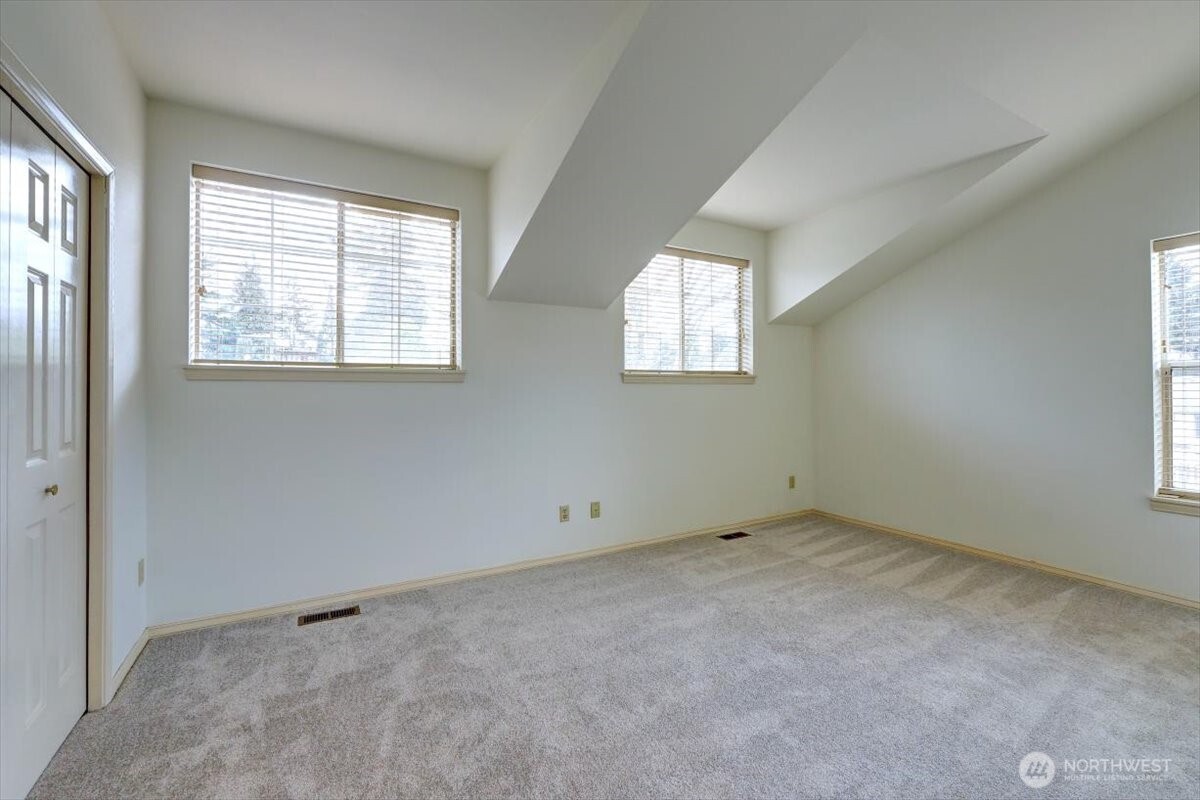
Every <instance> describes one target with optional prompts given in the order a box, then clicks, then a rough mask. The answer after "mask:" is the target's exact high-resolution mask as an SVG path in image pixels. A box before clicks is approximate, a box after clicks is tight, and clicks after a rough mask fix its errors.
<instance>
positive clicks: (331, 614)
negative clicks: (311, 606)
mask: <svg viewBox="0 0 1200 800" xmlns="http://www.w3.org/2000/svg"><path fill="white" fill-rule="evenodd" d="M361 613H362V610H361V609H359V607H358V606H346V607H345V608H335V609H333V610H332V611H318V612H316V613H315V614H301V615H300V616H298V617H296V624H297V625H311V624H313V623H314V622H324V621H325V620H327V619H341V618H342V617H357V616H358V615H359V614H361Z"/></svg>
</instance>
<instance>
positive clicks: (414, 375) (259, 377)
mask: <svg viewBox="0 0 1200 800" xmlns="http://www.w3.org/2000/svg"><path fill="white" fill-rule="evenodd" d="M183 374H184V377H186V378H187V379H188V380H189V381H412V382H423V383H462V382H463V381H464V380H466V377H467V373H466V372H464V371H462V370H460V369H457V370H450V369H401V368H394V369H393V368H388V367H253V366H241V365H234V364H211V365H210V364H204V365H200V364H190V365H188V366H185V367H184V368H183Z"/></svg>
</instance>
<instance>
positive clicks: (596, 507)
mask: <svg viewBox="0 0 1200 800" xmlns="http://www.w3.org/2000/svg"><path fill="white" fill-rule="evenodd" d="M599 518H600V501H599V500H593V501H592V519H599Z"/></svg>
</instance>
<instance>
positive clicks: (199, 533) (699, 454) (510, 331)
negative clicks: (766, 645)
mask: <svg viewBox="0 0 1200 800" xmlns="http://www.w3.org/2000/svg"><path fill="white" fill-rule="evenodd" d="M147 131H148V169H149V172H148V174H149V181H148V184H147V192H148V200H149V203H148V214H149V215H148V218H147V225H148V235H147V246H148V251H147V253H148V256H149V263H150V265H151V266H150V274H149V280H148V292H149V298H150V301H151V305H150V315H149V330H150V334H151V335H150V340H149V392H150V393H149V399H150V409H151V414H150V442H151V447H150V477H149V482H150V509H149V510H150V527H151V531H152V535H151V552H150V559H149V563H150V564H151V565H152V568H151V569H150V575H149V578H148V580H149V583H150V622H151V623H163V622H170V621H176V620H182V619H188V618H193V617H198V616H202V615H208V614H214V613H220V612H229V611H237V610H241V609H247V608H254V607H258V606H263V605H268V604H273V603H279V602H284V601H290V600H297V599H302V598H307V597H313V596H317V595H323V594H328V593H333V592H340V591H346V590H352V589H358V588H364V587H370V586H375V585H381V584H387V583H391V582H395V581H401V580H405V579H410V578H417V577H422V576H429V575H435V574H440V573H446V572H452V571H457V570H465V569H472V568H478V567H486V566H491V565H497V564H504V563H509V562H513V561H518V560H522V559H528V558H534V557H540V556H549V555H553V554H558V553H566V552H572V551H578V550H584V549H588V548H594V547H600V546H605V545H610V544H615V543H620V542H626V541H632V540H637V539H644V538H650V537H654V536H659V535H665V534H669V533H673V532H677V531H684V530H688V529H693V528H698V527H704V526H710V525H717V524H722V523H727V522H736V521H740V520H745V519H749V518H754V517H760V516H765V515H769V514H775V513H780V512H785V511H790V510H798V509H803V508H807V507H809V506H810V505H811V503H812V475H811V467H810V464H809V463H808V459H807V458H806V457H805V455H804V454H807V453H809V452H810V449H811V442H810V422H811V416H810V414H809V413H808V411H807V409H808V407H809V403H810V386H809V376H810V374H811V373H810V369H809V366H808V364H809V357H810V332H809V330H808V329H804V328H779V327H776V328H767V327H766V325H765V324H764V322H763V316H764V315H763V310H764V305H765V304H764V302H763V296H762V292H761V288H762V285H763V283H764V282H763V281H762V280H761V277H758V278H757V279H756V281H755V285H756V286H757V287H758V288H759V294H758V296H757V298H756V307H755V310H756V316H757V318H758V319H757V330H756V336H755V342H756V347H757V351H756V354H755V364H756V365H757V368H758V372H759V379H758V382H757V383H756V384H754V385H752V386H728V385H721V386H713V385H707V386H704V385H686V386H679V385H625V384H622V383H621V380H620V377H619V372H620V370H621V332H622V325H621V319H622V318H621V306H620V303H617V304H615V305H614V306H613V307H612V308H609V309H607V310H603V311H595V310H587V309H573V308H562V307H552V306H540V305H527V304H516V303H502V302H496V301H489V300H486V299H485V291H486V285H487V276H486V272H487V253H486V231H487V214H486V208H485V204H486V198H487V186H486V174H485V173H484V172H483V171H482V170H475V169H470V168H466V167H459V166H452V165H448V164H443V163H438V162H433V161H427V160H423V159H419V158H415V157H411V156H406V155H402V154H399V153H395V152H390V151H386V150H380V149H375V148H371V147H365V146H360V145H356V144H349V143H345V142H342V141H338V140H335V139H330V138H325V137H321V136H317V135H311V134H307V133H301V132H297V131H293V130H288V129H285V128H280V127H274V126H269V125H264V124H259V123H255V122H250V121H246V120H241V119H237V118H234V117H229V116H223V115H219V114H214V113H209V112H205V111H199V110H195V109H190V108H186V107H183V106H178V105H173V104H167V103H160V102H151V104H150V107H149V112H148V126H147ZM193 160H196V161H203V162H209V163H214V164H219V165H223V166H228V167H235V168H242V169H250V170H258V171H262V172H267V173H273V174H278V175H285V176H291V177H295V178H299V179H305V180H310V181H316V182H321V183H329V184H335V185H339V186H346V187H351V188H354V189H360V190H363V191H368V192H377V193H383V194H388V195H396V196H400V197H406V198H412V199H416V200H422V201H427V202H432V203H436V204H440V205H449V206H454V207H457V208H459V209H461V211H462V219H463V260H464V264H463V268H464V283H465V290H464V296H463V306H464V312H463V320H464V323H463V324H464V327H463V339H464V366H465V368H466V370H467V378H466V382H465V383H462V384H413V383H340V382H339V383H272V382H268V383H253V382H233V383H225V382H207V381H193V382H189V381H187V380H185V378H184V376H183V372H182V370H181V366H182V365H183V364H184V361H185V358H186V334H187V301H188V292H187V270H188V262H187V256H188V176H189V170H190V162H191V161H193ZM675 243H676V244H678V245H681V246H685V247H692V248H698V249H707V250H713V251H716V252H719V253H725V254H730V255H736V256H744V257H748V258H750V259H751V260H752V261H753V262H755V269H757V270H759V271H760V275H761V269H762V260H763V258H764V253H765V242H764V236H763V235H762V234H761V233H757V232H753V231H748V230H744V229H741V228H736V227H732V226H728V225H721V224H717V223H706V222H695V223H692V224H690V225H689V226H688V227H687V228H685V230H684V231H683V232H682V233H681V234H680V235H679V236H678V237H677V238H676V240H675ZM789 474H795V475H796V476H797V488H796V489H795V490H791V491H789V490H788V489H787V475H789ZM591 500H599V501H601V503H602V504H603V516H602V517H601V519H599V520H595V521H593V520H590V519H588V514H587V504H588V502H589V501H591ZM560 503H570V505H571V511H572V521H571V522H570V523H567V524H559V523H558V521H557V508H558V505H559V504H560Z"/></svg>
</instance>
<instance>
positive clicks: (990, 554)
mask: <svg viewBox="0 0 1200 800" xmlns="http://www.w3.org/2000/svg"><path fill="white" fill-rule="evenodd" d="M812 513H813V514H816V515H817V516H820V517H825V518H826V519H831V520H834V521H835V522H845V523H846V524H848V525H857V526H858V527H860V528H869V529H871V530H873V531H879V532H880V533H890V534H892V535H893V536H903V537H904V538H906V539H914V540H916V541H918V542H924V543H925V544H932V545H937V546H938V547H945V548H947V549H949V550H957V551H958V552H960V553H970V554H971V555H973V556H979V557H981V558H988V559H991V560H993V561H1003V562H1004V563H1005V564H1012V565H1014V566H1017V567H1027V568H1029V569H1036V570H1038V571H1039V572H1048V573H1050V574H1051V575H1057V576H1059V577H1060V578H1071V579H1072V580H1077V581H1084V582H1085V583H1094V584H1096V585H1097V586H1104V587H1105V588H1108V589H1116V590H1117V591H1119V592H1128V593H1130V594H1136V595H1139V596H1141V597H1150V598H1153V599H1155V600H1162V601H1163V602H1166V603H1173V604H1175V605H1179V606H1184V607H1185V608H1191V609H1200V601H1198V600H1192V599H1189V598H1187V597H1179V596H1178V595H1173V594H1167V593H1166V592H1159V591H1155V590H1154V589H1143V588H1142V587H1140V586H1132V585H1130V584H1128V583H1120V582H1119V581H1114V580H1109V579H1108V578H1101V577H1099V576H1097V575H1089V574H1087V573H1086V572H1076V571H1075V570H1072V569H1066V568H1065V567H1056V566H1053V565H1052V564H1043V563H1042V562H1041V561H1034V560H1032V559H1028V558H1020V557H1018V556H1010V555H1008V554H1007V553H1001V552H998V551H996V550H985V549H983V548H982V547H972V546H971V545H969V544H959V543H958V542H954V541H951V540H949V539H940V538H938V537H936V536H927V535H925V534H923V533H913V532H912V531H906V530H903V529H901V528H893V527H890V526H888V525H881V524H879V523H877V522H868V521H866V520H862V519H855V518H854V517H845V516H842V515H841V514H834V513H831V512H829V511H819V510H816V509H814V510H813V511H812Z"/></svg>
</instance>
